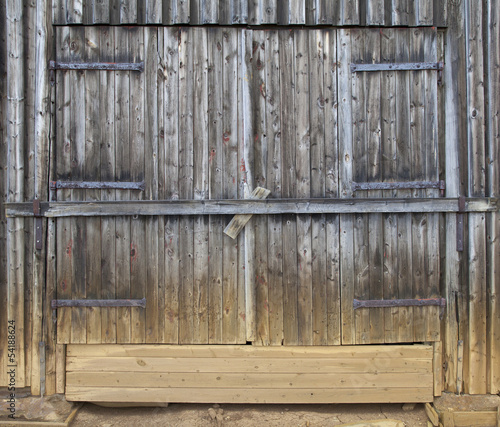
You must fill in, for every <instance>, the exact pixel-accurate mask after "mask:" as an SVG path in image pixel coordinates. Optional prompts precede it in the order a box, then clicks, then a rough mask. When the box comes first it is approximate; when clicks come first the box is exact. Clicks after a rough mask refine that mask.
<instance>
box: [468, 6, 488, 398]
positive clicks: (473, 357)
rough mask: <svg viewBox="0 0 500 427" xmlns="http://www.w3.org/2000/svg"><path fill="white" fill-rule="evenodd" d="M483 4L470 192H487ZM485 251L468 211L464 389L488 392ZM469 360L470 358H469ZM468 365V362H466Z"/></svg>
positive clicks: (471, 104)
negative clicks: (467, 292) (467, 318)
mask: <svg viewBox="0 0 500 427" xmlns="http://www.w3.org/2000/svg"><path fill="white" fill-rule="evenodd" d="M483 18H484V16H483V5H482V4H478V5H476V6H475V7H472V5H466V6H465V30H466V37H465V41H466V48H465V49H466V55H467V87H468V88H469V89H468V91H467V104H468V106H467V111H469V112H470V113H469V116H468V119H467V123H468V157H469V163H468V165H469V181H468V194H469V195H473V196H483V195H484V194H485V190H486V188H485V184H486V182H485V178H486V177H485V166H484V165H485V160H486V159H485V146H486V145H485V122H484V120H485V115H486V114H485V99H484V88H483V79H484V56H483V54H484V45H483V40H484V37H483V34H484V33H483V31H484V29H483ZM485 253H486V230H485V216H484V215H483V214H471V215H469V313H470V314H469V315H470V318H469V341H468V343H469V348H468V349H467V348H466V351H468V353H469V357H468V361H469V366H468V378H467V375H466V376H465V378H466V387H465V391H466V392H468V393H472V394H483V393H486V390H487V384H486V369H487V361H486V353H487V349H486V322H487V320H486V318H487V314H486V313H487V303H486V294H487V288H486V275H485V274H486V258H485V257H484V256H481V255H480V254H485ZM466 360H467V359H466ZM466 367H467V365H466Z"/></svg>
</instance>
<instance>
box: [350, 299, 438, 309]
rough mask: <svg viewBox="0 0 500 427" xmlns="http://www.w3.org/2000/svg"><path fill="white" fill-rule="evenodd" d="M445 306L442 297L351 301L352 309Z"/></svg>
mask: <svg viewBox="0 0 500 427" xmlns="http://www.w3.org/2000/svg"><path fill="white" fill-rule="evenodd" d="M434 305H437V306H439V307H445V306H446V300H445V299H444V298H418V299H385V300H384V299H380V300H378V299H372V300H359V299H355V300H354V303H353V307H354V310H357V309H358V308H378V307H425V306H434Z"/></svg>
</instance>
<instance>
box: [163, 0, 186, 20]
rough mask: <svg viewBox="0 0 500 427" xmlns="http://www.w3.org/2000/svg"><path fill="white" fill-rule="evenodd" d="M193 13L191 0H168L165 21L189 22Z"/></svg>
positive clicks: (164, 14)
mask: <svg viewBox="0 0 500 427" xmlns="http://www.w3.org/2000/svg"><path fill="white" fill-rule="evenodd" d="M190 13H191V0H166V5H164V8H163V23H164V24H167V25H172V24H189V23H190Z"/></svg>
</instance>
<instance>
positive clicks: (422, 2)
mask: <svg viewBox="0 0 500 427" xmlns="http://www.w3.org/2000/svg"><path fill="white" fill-rule="evenodd" d="M413 5H414V6H413V7H414V14H415V25H417V26H425V25H432V24H433V21H434V5H433V2H432V1H430V0H415V1H414V2H413Z"/></svg>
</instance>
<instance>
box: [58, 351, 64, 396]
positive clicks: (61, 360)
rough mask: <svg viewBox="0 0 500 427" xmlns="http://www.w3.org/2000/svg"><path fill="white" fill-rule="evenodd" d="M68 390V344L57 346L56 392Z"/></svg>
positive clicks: (62, 392)
mask: <svg viewBox="0 0 500 427" xmlns="http://www.w3.org/2000/svg"><path fill="white" fill-rule="evenodd" d="M65 390H66V345H65V344H58V345H57V347H56V393H59V394H64V393H65Z"/></svg>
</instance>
